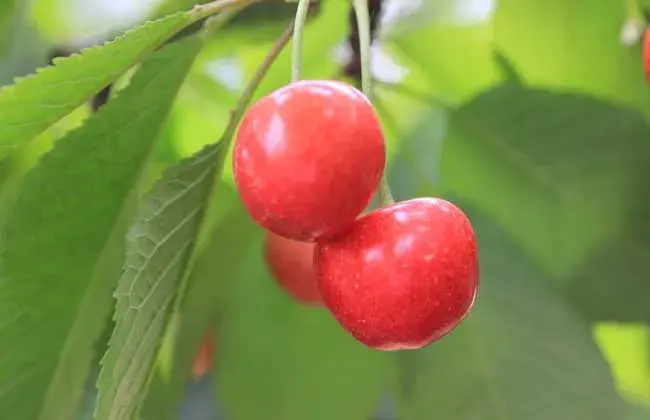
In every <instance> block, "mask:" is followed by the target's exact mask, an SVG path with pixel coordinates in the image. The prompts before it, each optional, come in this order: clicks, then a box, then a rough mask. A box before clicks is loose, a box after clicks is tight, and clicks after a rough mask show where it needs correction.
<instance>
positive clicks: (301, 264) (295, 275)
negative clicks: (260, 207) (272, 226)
mask: <svg viewBox="0 0 650 420" xmlns="http://www.w3.org/2000/svg"><path fill="white" fill-rule="evenodd" d="M314 247H315V244H314V243H313V242H298V241H294V240H292V239H287V238H283V237H282V236H279V235H276V234H274V233H271V232H269V233H268V234H267V236H266V240H265V243H264V257H265V260H266V264H267V266H268V268H269V271H270V273H271V275H272V276H273V278H274V279H275V281H276V283H277V284H278V285H279V286H280V288H281V289H282V290H283V291H284V292H285V293H287V294H288V295H289V296H291V297H292V298H293V299H294V300H295V301H297V302H300V303H304V304H307V305H320V304H321V299H320V294H319V293H318V289H317V287H316V272H315V269H314Z"/></svg>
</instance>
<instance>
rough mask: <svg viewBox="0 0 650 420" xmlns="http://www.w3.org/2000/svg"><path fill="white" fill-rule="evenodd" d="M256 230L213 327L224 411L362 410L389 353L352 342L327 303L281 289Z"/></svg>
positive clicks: (345, 417) (237, 416)
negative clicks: (306, 301)
mask: <svg viewBox="0 0 650 420" xmlns="http://www.w3.org/2000/svg"><path fill="white" fill-rule="evenodd" d="M259 233H260V234H259V236H258V238H256V239H257V240H256V242H255V244H254V247H253V249H252V250H251V252H250V254H249V255H248V257H247V258H246V261H245V263H244V265H243V267H242V268H241V269H240V270H238V273H237V276H236V277H233V279H232V287H231V288H230V290H229V291H230V294H229V296H228V297H227V299H226V306H225V307H224V319H223V321H222V328H221V330H220V331H219V335H218V336H219V351H218V361H217V363H218V369H219V371H218V376H217V389H218V392H219V400H220V401H222V402H223V410H224V414H225V416H226V417H227V418H228V419H230V420H250V419H262V418H263V419H268V420H304V419H310V420H332V419H337V420H358V419H363V418H368V417H369V416H370V414H372V412H373V409H374V407H375V406H376V404H377V402H378V401H379V398H380V396H381V394H382V392H383V391H384V390H385V389H386V387H387V384H388V383H389V380H390V379H391V378H392V373H393V370H392V369H393V365H392V359H391V358H390V356H389V355H388V354H387V353H384V352H378V351H373V350H370V349H368V348H366V347H364V346H363V345H361V344H359V343H358V342H357V341H355V340H354V339H353V338H352V337H350V336H349V335H348V334H347V333H346V332H345V331H344V330H343V329H342V328H341V327H340V326H339V325H338V324H337V323H336V321H334V320H333V318H332V316H331V314H329V313H328V312H327V311H326V310H324V309H321V308H313V307H305V306H302V305H300V304H298V303H296V302H293V301H292V300H291V299H290V298H289V297H287V296H286V295H285V294H284V293H283V292H282V291H281V290H280V289H279V288H278V287H277V285H276V283H275V281H274V280H273V279H272V277H271V276H270V274H269V273H268V271H267V269H266V265H265V263H264V258H263V249H262V239H263V235H262V231H261V230H260V231H259ZM251 398H254V400H251Z"/></svg>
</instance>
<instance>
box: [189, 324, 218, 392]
mask: <svg viewBox="0 0 650 420" xmlns="http://www.w3.org/2000/svg"><path fill="white" fill-rule="evenodd" d="M213 357H214V336H213V335H212V334H208V335H206V337H205V338H204V340H203V343H201V346H200V347H199V350H198V351H197V353H196V356H195V358H194V364H193V365H192V372H191V377H192V380H194V381H198V380H200V379H201V378H203V377H204V376H205V375H206V374H207V373H208V371H210V369H212V363H213V360H214V359H213Z"/></svg>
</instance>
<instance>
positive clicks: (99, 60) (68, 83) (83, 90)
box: [0, 12, 197, 157]
mask: <svg viewBox="0 0 650 420" xmlns="http://www.w3.org/2000/svg"><path fill="white" fill-rule="evenodd" d="M196 18H197V15H196V14H193V13H191V12H188V13H178V14H175V15H171V16H168V17H166V18H164V19H160V20H157V21H154V22H148V23H146V24H144V25H142V26H140V27H139V28H137V29H134V30H130V31H128V32H126V33H125V34H124V35H122V36H120V37H118V38H117V39H115V40H114V41H111V42H108V43H106V44H104V45H102V46H98V47H93V48H89V49H86V50H84V51H83V52H82V53H81V54H77V55H74V56H72V57H67V58H60V59H57V60H55V65H54V66H49V67H46V68H42V69H39V70H38V71H37V73H36V74H33V75H30V76H27V77H23V78H20V79H17V80H16V82H15V83H14V84H13V85H10V86H5V87H3V88H2V89H1V90H0V157H2V156H4V155H6V154H8V153H10V152H11V150H12V149H13V148H15V147H16V146H18V145H20V144H21V143H24V142H27V141H30V140H31V139H33V138H34V137H35V136H37V135H38V134H39V133H41V132H42V131H44V130H45V129H47V128H48V127H50V126H51V125H52V124H54V123H55V122H57V121H58V120H60V119H61V118H63V117H64V116H65V115H67V114H69V113H70V112H72V111H73V110H74V109H75V108H77V107H78V106H79V105H81V104H83V103H84V102H85V101H87V100H89V99H90V98H91V97H92V96H93V95H94V94H95V93H97V92H98V91H99V90H101V89H102V88H103V87H104V86H106V85H108V84H110V83H111V82H113V81H114V80H115V79H117V78H118V77H119V76H120V75H121V74H122V73H124V71H126V70H127V69H128V68H129V67H131V66H132V65H134V64H136V63H138V62H139V61H140V60H142V59H143V58H145V57H146V56H147V55H148V54H150V53H151V52H152V51H154V49H156V48H157V47H159V46H160V45H161V44H162V43H163V42H165V41H166V40H167V39H168V38H169V37H170V36H171V35H173V34H174V33H176V32H177V31H179V30H181V29H182V28H184V27H185V26H187V25H189V24H191V23H192V22H193V21H194V20H196Z"/></svg>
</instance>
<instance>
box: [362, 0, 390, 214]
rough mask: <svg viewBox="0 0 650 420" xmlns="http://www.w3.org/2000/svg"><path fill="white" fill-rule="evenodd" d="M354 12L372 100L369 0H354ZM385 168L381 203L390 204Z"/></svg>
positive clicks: (365, 81)
mask: <svg viewBox="0 0 650 420" xmlns="http://www.w3.org/2000/svg"><path fill="white" fill-rule="evenodd" d="M353 5H354V13H355V15H356V17H357V25H359V51H360V56H361V57H360V59H361V90H362V91H363V93H364V94H365V95H366V96H367V97H368V99H369V100H370V99H371V98H372V72H371V67H370V65H371V63H372V60H371V59H372V57H371V53H372V51H371V48H370V43H371V37H370V12H369V10H368V0H353ZM386 172H387V171H386V168H384V171H383V174H382V176H381V180H380V181H379V199H380V201H381V204H382V205H384V206H389V205H391V204H393V203H394V202H395V200H394V199H393V194H392V193H391V191H390V185H389V184H388V176H387V174H386Z"/></svg>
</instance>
